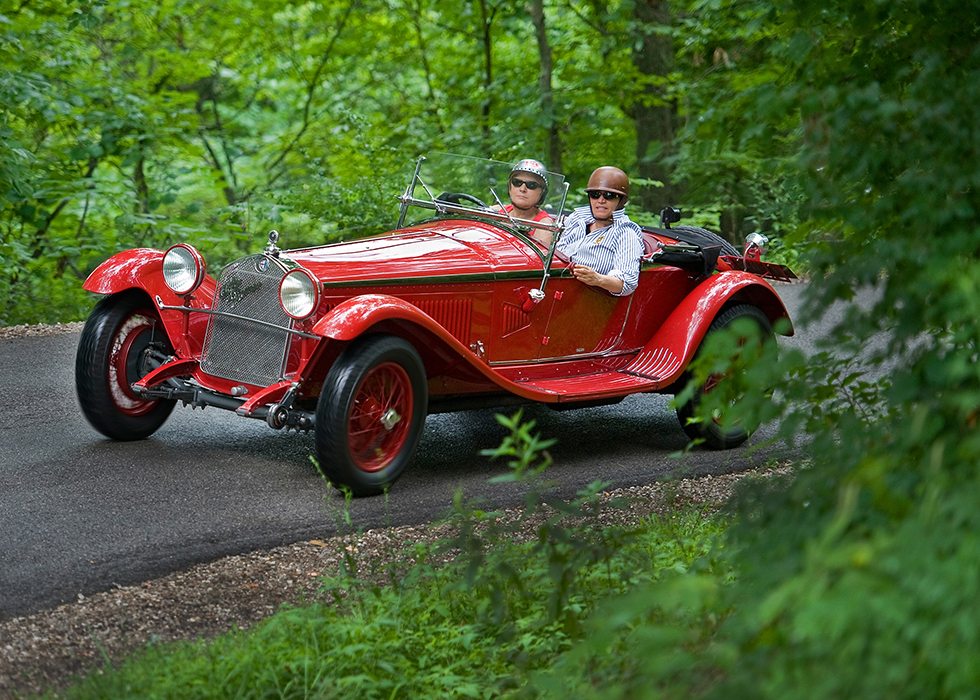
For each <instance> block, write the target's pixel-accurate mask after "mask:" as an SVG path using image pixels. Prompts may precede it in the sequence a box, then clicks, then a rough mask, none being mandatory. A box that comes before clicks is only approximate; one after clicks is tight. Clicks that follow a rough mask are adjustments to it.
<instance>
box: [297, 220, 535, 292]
mask: <svg viewBox="0 0 980 700" xmlns="http://www.w3.org/2000/svg"><path fill="white" fill-rule="evenodd" d="M283 255H284V257H287V258H289V259H290V260H293V261H295V262H297V263H299V264H300V265H302V266H303V267H304V268H306V269H307V270H309V271H310V272H312V273H313V274H314V275H315V276H316V277H317V278H318V279H320V280H322V281H324V282H328V283H333V284H336V283H337V282H338V281H348V282H351V283H357V282H366V281H381V280H385V279H399V280H402V279H414V278H432V277H452V276H456V275H460V274H473V273H499V272H510V271H515V270H527V269H529V268H536V269H541V259H540V258H539V257H538V256H537V254H536V253H535V252H534V251H533V250H532V249H531V247H530V246H529V245H528V244H527V243H524V242H523V241H521V240H520V239H519V238H517V237H516V236H514V235H512V234H510V233H508V232H506V231H504V230H502V229H500V228H497V227H496V226H491V225H487V224H482V223H480V222H473V221H440V222H434V223H430V224H426V225H422V226H416V227H413V228H408V229H402V230H399V231H393V232H392V233H390V234H386V235H383V236H376V237H373V238H364V239H360V240H357V241H351V242H349V243H335V244H332V245H327V246H321V247H319V248H310V249H302V250H291V251H286V252H284V253H283Z"/></svg>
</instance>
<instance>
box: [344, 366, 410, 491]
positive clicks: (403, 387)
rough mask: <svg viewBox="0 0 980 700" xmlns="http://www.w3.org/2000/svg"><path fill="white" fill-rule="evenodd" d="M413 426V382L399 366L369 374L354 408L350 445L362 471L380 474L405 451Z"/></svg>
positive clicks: (371, 371) (381, 368) (348, 436)
mask: <svg viewBox="0 0 980 700" xmlns="http://www.w3.org/2000/svg"><path fill="white" fill-rule="evenodd" d="M411 423H412V381H411V379H409V377H408V372H406V371H405V368H404V367H402V366H401V365H400V364H398V363H397V362H385V363H383V364H380V365H378V366H377V367H375V368H374V369H372V370H370V371H369V372H368V373H367V375H366V376H365V377H364V381H363V382H361V385H360V386H359V387H358V389H357V392H356V393H355V396H354V404H353V405H352V406H351V412H350V426H349V428H348V433H347V444H348V447H349V449H350V455H351V459H352V460H353V461H354V463H355V464H356V465H357V467H358V468H359V469H363V470H364V471H366V472H377V471H381V470H382V469H384V468H385V467H386V466H388V465H389V464H390V463H391V461H392V460H393V459H395V458H396V457H397V456H398V454H399V453H400V452H401V451H402V449H404V447H405V441H406V440H407V439H408V434H409V427H410V426H411Z"/></svg>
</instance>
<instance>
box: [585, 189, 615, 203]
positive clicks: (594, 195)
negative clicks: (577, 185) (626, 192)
mask: <svg viewBox="0 0 980 700" xmlns="http://www.w3.org/2000/svg"><path fill="white" fill-rule="evenodd" d="M599 197H603V198H604V199H605V200H606V201H607V202H613V201H615V200H617V199H619V194H618V193H616V192H603V191H601V190H589V199H599Z"/></svg>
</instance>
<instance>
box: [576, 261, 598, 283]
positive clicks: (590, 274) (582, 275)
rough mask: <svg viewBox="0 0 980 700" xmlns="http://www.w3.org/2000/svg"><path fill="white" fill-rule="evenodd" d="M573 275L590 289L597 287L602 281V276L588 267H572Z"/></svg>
mask: <svg viewBox="0 0 980 700" xmlns="http://www.w3.org/2000/svg"><path fill="white" fill-rule="evenodd" d="M572 275H574V276H575V279H577V280H578V281H579V282H584V283H585V284H587V285H589V286H590V287H596V286H598V285H599V283H600V282H601V281H602V275H600V274H599V273H598V272H596V271H595V270H593V269H592V268H591V267H588V266H587V265H578V264H573V265H572Z"/></svg>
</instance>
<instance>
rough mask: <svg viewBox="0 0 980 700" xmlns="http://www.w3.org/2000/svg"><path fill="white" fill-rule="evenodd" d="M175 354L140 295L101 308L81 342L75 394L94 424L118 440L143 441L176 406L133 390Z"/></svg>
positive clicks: (129, 294) (109, 299)
mask: <svg viewBox="0 0 980 700" xmlns="http://www.w3.org/2000/svg"><path fill="white" fill-rule="evenodd" d="M172 354H173V347H172V346H171V344H170V340H169V339H168V338H167V334H166V331H164V328H163V324H162V323H161V321H160V314H159V313H158V312H157V310H156V309H155V308H154V307H153V304H151V303H150V300H149V299H147V297H146V295H145V294H143V293H142V292H139V291H137V290H129V291H126V292H121V293H119V294H113V295H112V296H108V297H106V298H104V299H103V300H102V301H100V302H99V303H98V304H96V306H95V308H94V309H93V310H92V313H91V314H90V315H89V317H88V320H87V321H86V322H85V327H84V328H83V329H82V337H81V339H80V340H79V342H78V351H77V353H76V355H75V390H76V391H77V393H78V403H79V404H80V405H81V407H82V412H83V413H84V414H85V417H86V418H87V419H88V421H89V423H91V424H92V426H93V427H94V428H95V429H96V430H98V431H99V432H100V433H102V434H103V435H105V436H106V437H110V438H112V439H113V440H142V439H143V438H145V437H148V436H150V435H152V434H153V433H154V432H156V430H157V429H158V428H159V427H160V426H161V425H163V423H164V421H166V420H167V418H168V417H169V416H170V412H171V411H172V410H173V408H174V405H175V403H176V402H175V401H166V400H156V401H148V400H147V399H144V398H142V397H140V396H139V395H137V394H136V393H135V392H134V391H133V384H134V383H135V382H137V381H139V380H140V379H142V378H143V377H144V376H146V375H147V374H148V373H149V372H150V370H152V369H153V368H154V367H157V366H159V364H160V360H161V359H162V358H163V357H166V356H168V355H172Z"/></svg>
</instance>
